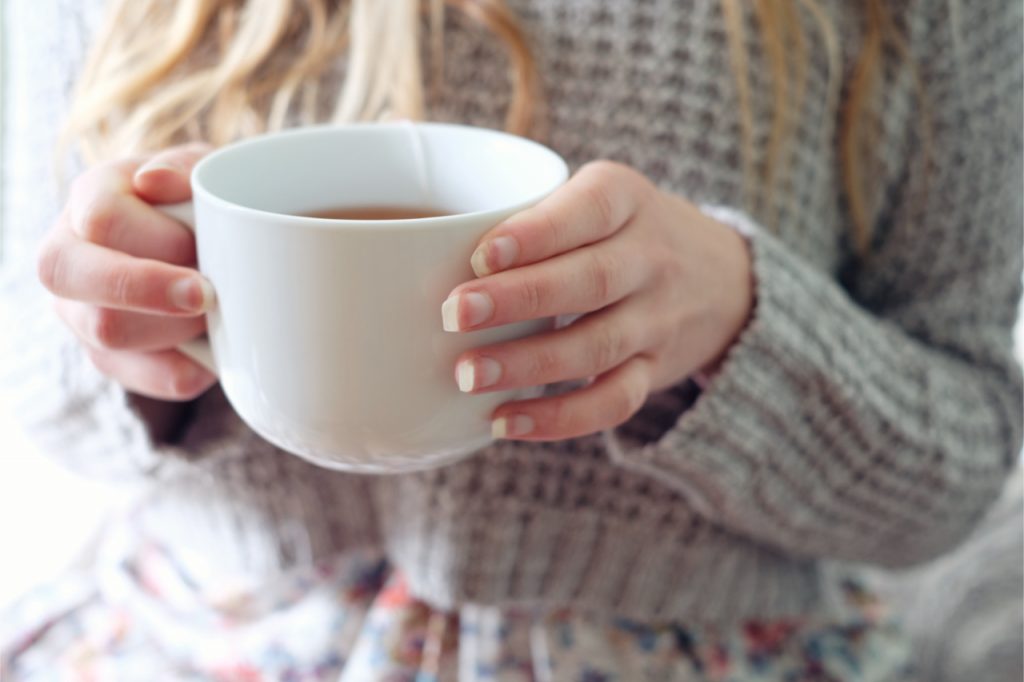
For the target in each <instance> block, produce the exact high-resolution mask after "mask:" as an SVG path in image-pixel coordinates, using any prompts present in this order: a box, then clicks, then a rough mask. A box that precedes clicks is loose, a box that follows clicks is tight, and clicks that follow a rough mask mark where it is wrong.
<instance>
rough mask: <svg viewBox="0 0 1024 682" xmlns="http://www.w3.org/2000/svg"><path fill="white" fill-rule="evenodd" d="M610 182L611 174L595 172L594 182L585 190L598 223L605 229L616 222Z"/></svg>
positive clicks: (602, 171)
mask: <svg viewBox="0 0 1024 682" xmlns="http://www.w3.org/2000/svg"><path fill="white" fill-rule="evenodd" d="M610 180H611V174H610V173H609V172H608V171H604V170H601V171H600V173H599V174H598V173H596V172H595V173H594V176H593V180H592V181H591V182H590V184H588V185H586V187H585V188H584V190H583V191H584V194H585V196H586V199H587V203H588V204H589V205H590V207H591V210H593V212H594V215H595V220H596V222H597V223H598V224H599V225H603V226H605V227H608V226H611V225H612V223H613V221H614V220H615V209H614V207H613V206H612V199H611V196H610V195H609V193H608V184H607V183H608V182H609V181H610Z"/></svg>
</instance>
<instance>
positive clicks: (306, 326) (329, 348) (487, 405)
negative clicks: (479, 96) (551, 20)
mask: <svg viewBox="0 0 1024 682" xmlns="http://www.w3.org/2000/svg"><path fill="white" fill-rule="evenodd" d="M567 177H568V169H567V167H566V164H565V162H564V161H563V160H562V159H561V157H559V156H558V155H557V154H555V153H554V152H553V151H551V150H550V149H547V148H546V147H543V146H541V145H539V144H537V143H535V142H531V141H529V140H526V139H523V138H519V137H515V136H513V135H508V134H506V133H501V132H497V131H492V130H485V129H480V128H470V127H465V126H456V125H443V124H412V123H395V124H357V125H349V126H332V127H313V128H301V129H296V130H291V131H286V132H282V133H275V134H270V135H264V136H260V137H255V138H251V139H247V140H244V141H242V142H239V143H236V144H233V145H230V146H227V147H224V148H222V149H219V150H217V151H215V152H213V153H212V154H210V155H209V156H207V157H206V158H204V159H203V160H202V161H200V162H199V164H198V165H197V166H196V167H195V169H194V171H193V173H192V181H191V182H192V193H193V201H192V202H191V203H190V204H177V205H173V206H163V207H161V208H162V209H163V210H165V211H166V212H167V213H169V214H170V215H173V216H174V217H176V218H178V219H179V220H181V221H182V222H184V223H186V224H187V225H189V226H190V227H192V228H193V229H194V230H195V233H196V245H197V250H198V258H199V270H200V272H202V273H203V275H205V276H206V278H207V279H209V281H210V282H211V283H212V285H213V288H214V290H215V292H216V302H215V304H214V307H213V309H212V310H211V311H210V312H209V313H208V314H207V328H208V336H209V341H208V342H207V341H205V340H201V341H199V342H197V343H196V342H194V343H191V344H186V345H185V346H183V347H182V350H183V351H185V352H186V353H188V354H189V355H191V356H192V357H194V358H196V359H197V360H199V361H200V362H202V363H203V364H205V365H206V366H207V367H209V368H210V369H212V370H213V371H214V372H215V373H216V374H217V375H218V377H219V378H220V383H221V386H222V387H223V389H224V393H225V394H226V395H227V398H228V400H229V401H230V403H231V405H232V406H233V407H234V409H235V410H236V411H237V412H238V414H239V415H240V416H241V417H242V419H243V420H244V421H245V422H246V423H247V424H248V425H249V426H250V427H251V428H252V429H253V430H254V431H256V432H257V433H259V434H260V435H261V436H263V437H264V438H266V439H267V440H268V441H270V442H272V443H274V444H275V445H277V446H279V447H281V448H283V449H284V450H287V451H289V452H292V453H295V454H297V455H299V456H301V457H304V458H306V459H308V460H310V461H311V462H314V463H316V464H319V465H322V466H325V467H329V468H333V469H342V470H346V471H358V472H399V471H410V470H416V469H423V468H429V467H433V466H438V465H441V464H445V463H448V462H451V461H454V460H456V459H458V458H461V457H464V456H466V455H468V454H470V453H472V452H473V451H475V450H478V449H480V448H481V447H483V446H484V445H486V444H487V443H489V442H490V440H491V431H490V414H491V412H492V411H493V410H494V408H495V407H497V406H498V405H499V404H501V403H503V402H505V401H508V400H511V399H517V398H523V397H529V396H530V395H536V394H537V392H536V390H532V391H531V390H528V391H503V392H495V393H484V394H479V395H469V394H463V393H461V392H460V391H459V389H458V386H457V384H456V382H455V377H454V365H455V360H456V358H457V357H458V355H459V354H460V353H461V352H463V351H465V350H466V349H469V348H472V347H477V346H482V345H485V344H491V343H495V342H499V341H504V340H508V339H513V338H518V337H521V336H525V335H527V334H531V333H536V332H538V331H542V330H545V329H550V328H551V326H552V322H551V320H533V321H529V322H521V323H517V324H510V325H505V326H502V327H496V328H493V329H488V330H482V331H477V332H468V333H467V332H464V333H460V334H455V333H451V332H445V331H443V329H442V326H441V303H442V302H443V301H444V300H445V298H446V297H447V295H448V293H449V292H450V291H451V290H452V289H453V288H454V287H455V286H457V285H458V284H460V283H462V282H465V281H467V280H470V279H472V278H473V277H474V274H473V271H472V269H471V267H470V264H469V259H470V255H471V254H472V252H473V249H474V248H475V246H476V244H477V241H478V240H479V239H480V237H482V236H483V235H484V234H485V233H486V232H487V231H488V230H490V229H491V228H492V227H494V226H495V225H497V224H498V223H499V222H501V221H502V220H504V219H505V218H507V217H509V216H511V215H513V214H514V213H516V212H518V211H520V210H522V209H524V208H527V207H529V206H530V205H532V204H534V203H536V202H537V201H539V200H540V199H542V198H543V197H545V196H546V195H547V194H549V193H550V192H551V191H553V190H554V189H555V188H557V187H558V186H559V185H561V184H562V183H563V182H565V180H566V178H567ZM346 206H347V207H366V206H392V207H399V206H407V207H423V206H432V207H437V208H439V209H442V210H447V211H451V215H444V216H441V217H434V218H419V219H408V220H372V221H371V220H335V219H324V218H311V217H304V216H303V215H301V214H303V213H310V212H316V211H320V210H324V209H330V208H338V207H346Z"/></svg>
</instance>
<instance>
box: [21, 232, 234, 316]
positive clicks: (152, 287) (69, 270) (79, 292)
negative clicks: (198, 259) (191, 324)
mask: <svg viewBox="0 0 1024 682" xmlns="http://www.w3.org/2000/svg"><path fill="white" fill-rule="evenodd" d="M38 274H39V279H40V281H41V282H42V283H43V285H44V286H45V287H46V288H47V289H49V290H50V291H51V292H52V293H53V294H55V295H57V296H59V297H60V298H68V299H71V300H74V301H79V302H82V303H91V304H92V305H97V306H101V307H104V308H116V309H118V310H135V311H138V312H149V313H164V314H168V315H198V314H199V313H202V312H205V311H206V310H208V309H209V308H210V306H211V305H212V303H213V299H214V295H213V288H212V287H211V286H210V284H209V282H207V281H206V279H205V278H204V277H203V276H202V275H200V274H199V273H198V272H196V271H195V270H192V269H190V268H184V267H180V266H176V265H169V264H167V263H161V262H159V261H155V260H147V259H142V258H133V257H132V256H128V255H126V254H124V253H120V252H117V251H111V250H110V249H107V248H104V247H102V246H97V245H95V244H91V243H89V242H85V241H81V240H79V239H76V238H75V237H73V236H68V237H57V238H52V239H51V240H49V241H47V242H46V243H45V244H44V246H43V250H42V252H41V253H40V256H39V263H38Z"/></svg>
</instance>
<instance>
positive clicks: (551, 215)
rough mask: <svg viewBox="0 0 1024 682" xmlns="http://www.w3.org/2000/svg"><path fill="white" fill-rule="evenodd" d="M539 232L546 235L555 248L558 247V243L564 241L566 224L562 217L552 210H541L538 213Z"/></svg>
mask: <svg viewBox="0 0 1024 682" xmlns="http://www.w3.org/2000/svg"><path fill="white" fill-rule="evenodd" d="M538 222H539V223H540V228H541V234H544V235H546V236H547V238H548V239H550V240H551V243H552V244H554V245H555V248H559V246H558V245H560V244H564V243H566V240H567V238H568V234H567V232H568V226H567V225H566V223H565V221H564V220H563V219H562V216H560V215H557V214H556V212H554V211H548V210H541V211H540V215H539V220H538Z"/></svg>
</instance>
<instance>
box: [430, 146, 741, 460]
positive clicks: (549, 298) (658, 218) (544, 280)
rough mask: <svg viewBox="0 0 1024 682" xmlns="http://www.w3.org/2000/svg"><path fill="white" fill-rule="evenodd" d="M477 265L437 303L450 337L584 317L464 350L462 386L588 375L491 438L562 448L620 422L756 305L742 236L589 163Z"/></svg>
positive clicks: (518, 406)
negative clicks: (562, 443)
mask: <svg viewBox="0 0 1024 682" xmlns="http://www.w3.org/2000/svg"><path fill="white" fill-rule="evenodd" d="M472 265H473V270H474V271H475V272H476V274H477V275H478V276H479V279H475V280H472V281H470V282H466V283H465V284H462V285H460V286H458V287H456V288H455V290H453V291H452V293H451V294H450V295H449V297H448V299H447V300H446V301H445V303H444V305H443V306H442V318H443V322H444V327H445V329H446V330H447V331H459V332H462V331H470V330H477V329H484V328H487V327H492V326H496V325H502V324H508V323H511V322H517V321H521V320H529V319H535V318H543V317H550V316H555V315H566V314H574V313H585V315H584V316H583V317H581V318H580V319H578V320H577V321H576V322H574V323H573V324H571V325H569V326H568V327H566V328H564V329H559V330H556V331H552V332H549V333H546V334H540V335H536V336H532V337H527V338H523V339H518V340H515V341H509V342H505V343H499V344H495V345H492V346H487V347H483V348H477V349H474V350H471V351H467V352H466V353H463V354H462V355H461V356H460V357H459V358H458V362H457V364H456V370H455V375H456V381H457V382H458V384H459V388H460V389H462V390H463V391H467V392H474V393H476V392H482V391H500V390H505V389H511V388H519V387H525V386H537V385H541V384H548V383H553V382H559V381H566V380H572V379H584V378H590V377H594V380H593V381H592V382H591V383H589V384H588V385H586V386H584V387H583V388H580V389H579V390H575V391H572V392H569V393H565V394H562V395H558V396H552V397H542V398H537V399H533V400H524V401H517V402H511V403H506V404H504V405H502V406H500V407H499V408H497V410H495V412H494V414H493V415H492V419H493V420H494V421H493V430H494V434H495V436H496V437H504V438H519V439H524V440H561V439H564V438H571V437H575V436H582V435H586V434H589V433H593V432H596V431H600V430H603V429H607V428H611V427H614V426H616V425H618V424H620V423H622V422H624V421H626V420H627V419H628V418H629V417H630V416H632V415H633V414H634V413H636V411H637V410H639V409H640V407H641V406H642V405H643V403H644V401H645V400H646V398H647V395H648V394H649V393H650V392H651V391H654V390H658V389H661V388H665V387H668V386H671V385H673V384H675V383H678V382H679V381H682V380H683V379H685V378H687V377H689V376H691V375H693V374H694V373H696V372H698V371H700V370H706V369H708V368H710V367H712V366H713V365H714V364H715V363H716V362H717V361H718V360H720V359H721V357H722V356H723V355H724V354H725V351H726V350H727V349H728V348H729V346H730V345H731V344H732V343H733V341H734V340H735V338H736V337H737V336H738V334H739V333H740V331H741V330H742V329H743V327H744V326H745V324H746V322H747V320H748V318H749V317H750V312H751V309H752V307H753V299H754V293H753V283H752V277H751V263H750V255H749V251H748V248H747V245H746V242H745V241H744V239H743V238H742V237H741V236H740V235H738V234H736V232H735V231H734V230H733V229H732V228H730V227H727V226H725V225H723V224H721V223H719V222H717V221H715V220H712V219H711V218H709V217H707V216H705V215H704V214H702V213H701V212H700V211H699V210H698V209H697V208H696V207H695V206H694V205H693V204H691V203H690V202H688V201H686V200H685V199H683V198H681V197H678V196H674V195H671V194H667V193H664V192H661V191H659V190H658V189H657V188H656V187H655V186H654V185H653V184H652V183H650V182H649V181H648V180H647V179H646V178H644V177H643V176H642V175H640V174H639V173H637V172H636V171H634V170H632V169H630V168H628V167H625V166H622V165H618V164H614V163H610V162H595V163H591V164H588V165H586V166H584V167H583V168H582V169H581V170H580V171H579V172H578V173H577V174H576V175H575V176H574V177H573V178H572V179H571V180H569V182H568V183H566V184H565V185H564V186H563V187H561V188H560V189H558V190H557V191H555V192H554V193H553V194H551V196H549V197H548V198H547V199H545V200H544V201H542V202H540V203H539V204H538V205H537V206H535V207H533V208H530V209H527V210H526V211H523V212H521V213H519V214H518V215H515V216H513V217H511V218H509V219H508V220H506V221H505V222H504V223H502V224H501V225H498V226H497V227H495V228H494V229H493V230H491V231H490V232H489V233H488V234H486V235H485V236H484V237H483V239H481V241H480V244H479V245H478V247H477V250H476V251H475V252H474V254H473V257H472Z"/></svg>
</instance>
